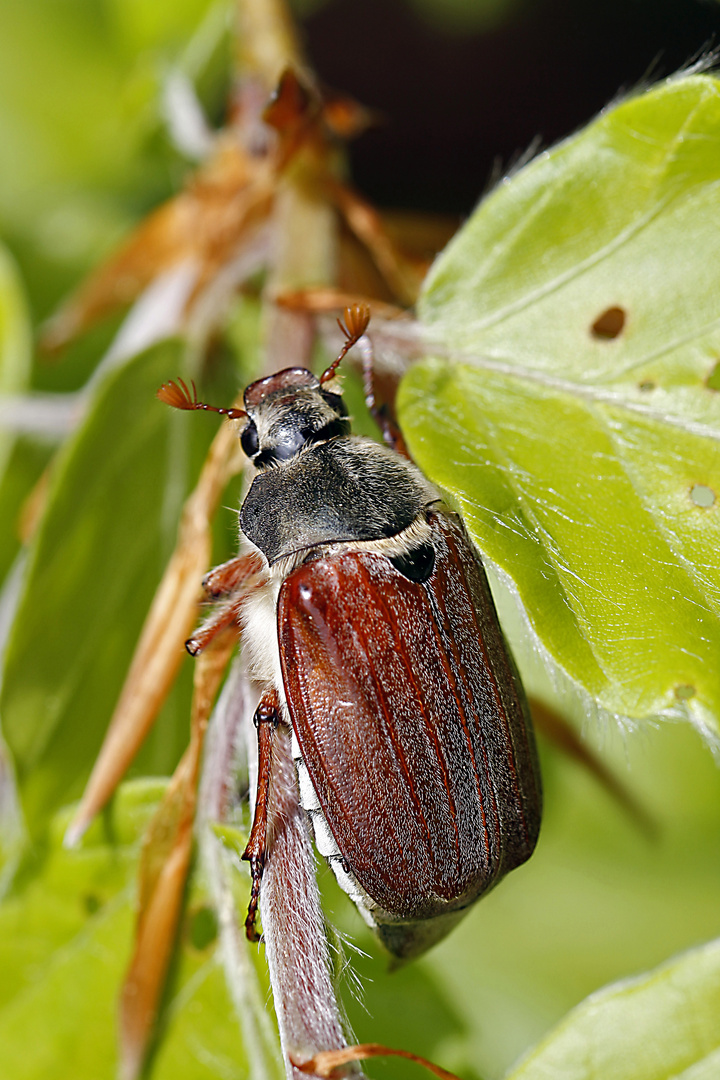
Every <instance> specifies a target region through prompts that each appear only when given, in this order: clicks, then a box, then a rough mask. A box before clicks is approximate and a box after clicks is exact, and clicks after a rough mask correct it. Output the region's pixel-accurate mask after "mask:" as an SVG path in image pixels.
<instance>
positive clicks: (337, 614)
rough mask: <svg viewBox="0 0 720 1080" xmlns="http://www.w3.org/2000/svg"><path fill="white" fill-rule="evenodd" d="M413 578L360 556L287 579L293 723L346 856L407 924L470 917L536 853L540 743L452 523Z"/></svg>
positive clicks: (284, 640) (327, 561) (351, 554)
mask: <svg viewBox="0 0 720 1080" xmlns="http://www.w3.org/2000/svg"><path fill="white" fill-rule="evenodd" d="M430 524H431V529H432V540H433V547H434V548H435V566H434V569H433V571H432V573H431V575H430V577H429V578H428V580H427V581H425V582H416V581H412V580H410V579H408V578H407V577H406V576H405V575H404V574H403V573H401V572H400V571H399V570H398V569H396V568H395V566H394V565H393V563H392V562H391V561H390V560H389V559H388V558H386V557H385V556H384V555H381V554H375V553H370V552H362V551H346V552H343V553H340V554H335V555H331V556H329V557H325V558H319V559H315V560H313V561H312V562H309V563H307V564H305V565H304V566H301V567H299V568H298V569H297V570H295V571H294V572H293V573H292V574H290V576H289V577H288V578H287V579H286V580H285V582H284V583H283V585H282V588H281V590H280V597H279V603H278V635H279V644H280V658H281V663H282V671H283V681H284V684H285V693H286V700H287V706H288V711H289V713H290V718H291V720H292V724H293V727H294V729H295V732H296V734H297V738H298V742H299V744H300V750H301V752H302V755H303V759H304V761H305V764H306V765H307V768H308V771H309V774H310V778H311V781H312V784H313V787H314V789H315V791H316V793H317V796H318V799H319V802H320V805H321V807H322V810H323V813H324V815H325V818H326V820H327V823H328V826H329V828H330V831H331V832H332V834H333V836H334V838H335V841H336V842H337V845H338V848H339V850H340V852H341V853H342V855H343V857H344V858H345V860H346V861H347V863H348V864H349V865H350V867H351V868H352V871H353V873H354V875H355V877H356V878H357V880H358V881H359V883H360V884H361V885H362V887H363V888H364V889H365V890H366V892H367V893H368V894H369V896H370V897H371V898H372V900H374V901H375V902H376V903H377V904H379V905H380V906H381V907H382V908H383V909H384V910H385V912H387V913H388V914H389V915H391V916H396V917H397V918H399V919H429V918H433V917H434V916H437V915H440V914H442V913H445V912H450V911H455V910H460V909H462V908H464V907H466V906H467V905H468V904H470V903H472V901H473V900H475V899H476V898H477V897H478V896H479V895H480V894H481V893H483V892H485V891H487V890H488V889H489V888H490V887H491V886H492V885H493V884H494V883H495V882H496V881H498V880H499V879H500V877H502V876H503V875H504V874H505V873H507V872H508V871H509V870H511V869H513V867H515V866H518V865H519V864H520V863H522V862H524V861H525V860H526V859H527V858H528V857H529V856H530V854H531V853H532V850H533V848H534V846H535V842H536V839H537V834H538V830H539V825H540V805H541V797H540V783H539V776H538V771H537V762H536V756H535V749H534V741H533V738H532V735H531V734H530V727H529V718H528V714H527V706H526V704H525V699H524V695H523V693H522V690H521V688H520V686H519V682H518V679H517V675H516V672H515V668H514V664H513V662H512V660H511V659H510V657H509V655H508V652H507V648H506V646H505V642H504V640H503V636H502V631H501V630H500V627H499V625H498V622H497V616H496V614H495V609H494V605H493V601H492V597H491V595H490V590H489V587H488V584H487V580H486V577H485V573H484V571H483V569H482V567H481V566H480V564H479V563H478V560H477V558H476V556H475V553H474V551H473V548H472V546H471V544H470V541H469V540H468V538H467V535H466V533H465V531H464V529H463V527H462V525H461V523H460V521H459V519H458V518H456V517H455V516H454V515H450V514H443V513H432V514H431V515H430Z"/></svg>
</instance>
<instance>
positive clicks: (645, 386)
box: [638, 379, 655, 393]
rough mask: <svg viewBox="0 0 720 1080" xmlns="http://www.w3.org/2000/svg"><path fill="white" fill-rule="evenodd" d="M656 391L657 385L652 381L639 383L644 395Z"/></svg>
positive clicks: (639, 388)
mask: <svg viewBox="0 0 720 1080" xmlns="http://www.w3.org/2000/svg"><path fill="white" fill-rule="evenodd" d="M654 389H655V383H654V382H653V381H652V379H647V380H646V381H645V382H641V383H638V390H642V391H643V392H644V393H648V392H649V391H650V390H654Z"/></svg>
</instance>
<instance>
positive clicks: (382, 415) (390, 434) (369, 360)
mask: <svg viewBox="0 0 720 1080" xmlns="http://www.w3.org/2000/svg"><path fill="white" fill-rule="evenodd" d="M356 348H357V349H358V351H359V353H360V355H361V356H362V368H363V390H364V392H365V404H366V405H367V407H368V411H369V413H370V415H371V416H372V418H373V420H374V421H375V423H376V424H377V426H378V427H379V428H380V431H381V432H382V437H383V439H384V440H385V442H386V443H387V445H388V446H389V447H390V449H391V450H394V451H395V453H396V454H402V456H403V457H406V458H410V454H409V452H408V448H407V446H406V445H405V440H404V439H403V437H402V432H401V431H400V428H399V427H398V426H397V424H396V423H395V421H394V420H393V419H392V417H391V416H390V414H389V412H388V409H387V406H386V405H378V403H377V400H376V398H375V378H374V375H375V357H374V354H373V347H372V342H371V341H370V338H369V337H367V335H365V336H364V337H362V338H361V339H360V341H359V342H358V343H357V346H356ZM410 460H412V459H410Z"/></svg>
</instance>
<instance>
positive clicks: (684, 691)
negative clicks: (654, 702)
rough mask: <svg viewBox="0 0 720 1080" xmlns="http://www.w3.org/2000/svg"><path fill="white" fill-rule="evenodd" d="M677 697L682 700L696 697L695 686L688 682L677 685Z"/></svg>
mask: <svg viewBox="0 0 720 1080" xmlns="http://www.w3.org/2000/svg"><path fill="white" fill-rule="evenodd" d="M675 697H676V698H679V699H680V701H687V700H688V698H691V697H695V687H694V686H688V685H687V684H685V685H681V686H676V687H675Z"/></svg>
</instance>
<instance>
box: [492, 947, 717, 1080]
mask: <svg viewBox="0 0 720 1080" xmlns="http://www.w3.org/2000/svg"><path fill="white" fill-rule="evenodd" d="M718 1009H720V942H717V941H714V942H711V943H710V944H708V945H705V946H704V947H702V948H700V949H695V950H693V951H692V952H689V953H687V954H685V955H684V956H681V957H679V958H678V959H675V960H672V961H670V962H669V963H667V964H664V965H663V966H662V967H661V968H658V970H657V971H653V972H651V973H650V974H649V975H644V976H641V977H640V978H638V979H631V980H629V981H628V982H626V983H620V984H619V985H617V986H611V987H608V988H607V989H606V990H601V991H600V992H599V993H597V994H593V995H592V997H590V998H588V999H587V1001H584V1002H583V1003H582V1004H581V1005H579V1006H578V1007H577V1008H576V1009H573V1011H572V1012H571V1013H570V1015H569V1016H568V1017H567V1018H566V1019H565V1020H564V1021H563V1023H562V1024H560V1026H559V1027H558V1028H556V1030H555V1031H553V1032H552V1033H551V1034H550V1035H549V1036H548V1037H547V1038H546V1039H543V1041H542V1042H541V1043H540V1045H539V1046H538V1047H537V1048H536V1049H535V1050H533V1051H532V1052H531V1053H530V1054H529V1055H528V1057H527V1058H526V1059H525V1060H524V1061H523V1062H522V1063H521V1064H520V1065H519V1066H518V1068H517V1069H514V1070H513V1071H512V1072H511V1074H510V1076H509V1077H508V1080H551V1078H555V1077H558V1076H562V1077H563V1080H606V1078H607V1077H612V1078H613V1080H666V1078H667V1077H670V1076H672V1077H676V1078H677V1080H680V1078H681V1077H682V1078H684V1080H705V1078H708V1080H709V1078H710V1077H713V1076H717V1073H718V1068H719V1067H720V1028H718V1023H717V1017H718Z"/></svg>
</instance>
